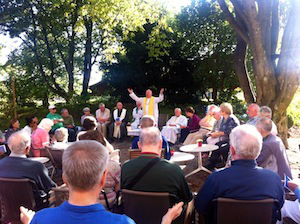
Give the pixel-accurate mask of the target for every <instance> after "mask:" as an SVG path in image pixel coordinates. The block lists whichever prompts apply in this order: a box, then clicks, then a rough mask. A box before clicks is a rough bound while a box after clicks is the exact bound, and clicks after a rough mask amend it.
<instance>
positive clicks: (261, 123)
mask: <svg viewBox="0 0 300 224" xmlns="http://www.w3.org/2000/svg"><path fill="white" fill-rule="evenodd" d="M272 126H273V124H272V120H271V119H270V118H268V117H262V118H259V119H258V120H257V122H256V127H257V128H261V129H262V130H263V131H265V132H271V131H272Z"/></svg>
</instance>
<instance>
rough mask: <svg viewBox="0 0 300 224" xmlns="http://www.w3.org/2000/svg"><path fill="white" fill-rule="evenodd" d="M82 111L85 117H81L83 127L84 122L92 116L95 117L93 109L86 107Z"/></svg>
mask: <svg viewBox="0 0 300 224" xmlns="http://www.w3.org/2000/svg"><path fill="white" fill-rule="evenodd" d="M82 111H83V115H82V116H81V117H80V123H81V125H82V124H83V121H84V119H85V118H86V117H90V116H92V117H94V115H92V114H91V109H90V108H88V107H85V108H83V110H82Z"/></svg>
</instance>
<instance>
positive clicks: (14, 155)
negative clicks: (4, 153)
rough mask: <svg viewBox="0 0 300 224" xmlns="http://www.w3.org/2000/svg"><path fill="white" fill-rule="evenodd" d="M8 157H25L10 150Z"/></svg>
mask: <svg viewBox="0 0 300 224" xmlns="http://www.w3.org/2000/svg"><path fill="white" fill-rule="evenodd" d="M9 156H10V157H19V158H27V157H26V155H24V154H15V153H14V152H11V153H10V155H9Z"/></svg>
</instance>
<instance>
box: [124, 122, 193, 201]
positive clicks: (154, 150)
mask: <svg viewBox="0 0 300 224" xmlns="http://www.w3.org/2000/svg"><path fill="white" fill-rule="evenodd" d="M138 144H139V148H140V149H141V151H142V153H141V156H140V157H138V158H136V159H133V160H130V161H128V162H127V163H125V164H124V165H123V166H122V169H121V188H122V189H130V190H135V191H146V192H147V191H148V192H169V193H170V194H173V195H176V196H177V201H175V202H176V203H177V202H179V201H183V202H189V201H191V200H192V194H191V191H190V189H189V187H188V185H187V183H186V180H185V177H184V173H183V172H182V170H181V169H180V167H179V166H178V165H177V164H174V163H169V162H168V161H167V160H164V159H161V158H160V155H161V148H162V138H161V134H160V132H159V130H158V129H157V128H155V127H150V128H144V129H142V131H141V134H140V140H139V143H138ZM149 164H150V165H151V166H150V165H149ZM145 166H147V169H146V171H145V172H143V175H142V176H140V178H139V180H138V181H133V180H134V179H136V176H137V175H140V174H139V173H140V172H141V170H144V167H145Z"/></svg>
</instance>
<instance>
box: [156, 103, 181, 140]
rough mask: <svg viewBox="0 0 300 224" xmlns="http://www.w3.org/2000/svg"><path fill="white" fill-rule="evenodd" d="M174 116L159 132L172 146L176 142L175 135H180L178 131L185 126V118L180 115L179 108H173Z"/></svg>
mask: <svg viewBox="0 0 300 224" xmlns="http://www.w3.org/2000/svg"><path fill="white" fill-rule="evenodd" d="M174 114H175V116H172V117H171V118H170V119H169V120H168V121H167V124H166V126H164V127H163V129H162V131H161V134H162V135H163V136H165V138H166V139H167V141H168V142H171V143H172V144H175V142H176V141H177V134H178V133H180V129H181V128H182V127H186V126H187V118H186V117H185V116H183V115H182V114H181V109H180V108H175V109H174Z"/></svg>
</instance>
